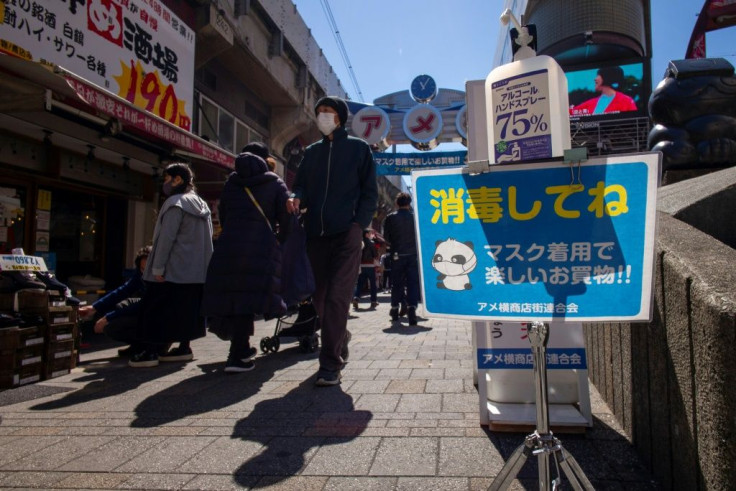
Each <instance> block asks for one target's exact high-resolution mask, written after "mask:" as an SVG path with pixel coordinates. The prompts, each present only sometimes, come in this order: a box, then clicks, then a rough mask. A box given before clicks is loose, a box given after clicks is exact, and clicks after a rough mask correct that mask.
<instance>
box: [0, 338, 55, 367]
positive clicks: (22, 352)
mask: <svg viewBox="0 0 736 491" xmlns="http://www.w3.org/2000/svg"><path fill="white" fill-rule="evenodd" d="M43 354H44V346H43V344H37V345H35V346H29V347H27V348H20V349H8V348H6V347H3V348H2V349H0V373H8V372H14V371H16V370H18V369H21V368H23V367H27V366H30V365H37V364H41V363H43Z"/></svg>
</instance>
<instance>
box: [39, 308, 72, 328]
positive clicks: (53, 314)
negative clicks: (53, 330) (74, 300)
mask: <svg viewBox="0 0 736 491" xmlns="http://www.w3.org/2000/svg"><path fill="white" fill-rule="evenodd" d="M46 308H47V309H48V317H47V318H48V320H47V322H48V324H49V326H52V325H56V324H76V322H77V309H75V308H73V307H48V306H47V307H46Z"/></svg>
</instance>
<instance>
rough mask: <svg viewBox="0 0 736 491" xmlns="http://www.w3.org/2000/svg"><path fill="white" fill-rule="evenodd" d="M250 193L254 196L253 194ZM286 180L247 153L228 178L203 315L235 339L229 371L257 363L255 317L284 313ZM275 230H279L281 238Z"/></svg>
mask: <svg viewBox="0 0 736 491" xmlns="http://www.w3.org/2000/svg"><path fill="white" fill-rule="evenodd" d="M249 193H250V194H249ZM287 199H288V190H287V188H286V184H284V182H283V181H282V180H281V179H280V178H279V176H277V175H276V174H274V173H273V172H270V171H268V167H267V164H266V161H265V160H264V159H263V158H261V157H259V156H257V155H255V154H253V153H248V152H246V153H241V154H240V155H238V156H237V158H236V159H235V172H233V173H231V174H230V176H229V177H228V178H227V181H226V182H225V187H224V188H223V190H222V195H221V196H220V204H219V206H218V212H219V217H220V224H221V226H222V233H221V234H220V236H219V237H218V239H217V241H216V243H215V250H214V253H213V255H212V259H211V260H210V264H209V268H208V269H207V279H206V281H205V286H204V298H203V301H202V313H203V315H204V316H205V317H207V318H208V322H209V323H210V328H212V326H213V324H216V325H217V329H218V331H219V332H221V333H222V332H224V333H225V337H229V338H230V352H229V354H228V358H227V362H226V364H225V372H226V373H239V372H246V371H249V370H252V369H253V368H254V367H255V362H254V361H253V359H254V358H255V355H256V353H257V350H256V349H255V348H254V347H251V346H250V337H251V336H252V335H253V334H254V325H253V322H254V320H255V315H257V314H268V315H272V316H278V315H282V314H283V313H284V312H285V311H286V304H285V303H284V300H283V299H282V298H281V264H282V257H281V247H280V243H281V242H283V241H284V240H285V239H286V233H287V232H288V230H289V226H288V225H289V221H290V219H291V216H290V215H289V213H288V212H287V211H286V200H287ZM274 230H279V234H278V238H277V237H276V236H275V235H274Z"/></svg>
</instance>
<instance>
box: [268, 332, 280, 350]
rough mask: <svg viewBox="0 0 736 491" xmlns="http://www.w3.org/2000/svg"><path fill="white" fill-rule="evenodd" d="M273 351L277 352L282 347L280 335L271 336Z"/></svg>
mask: <svg viewBox="0 0 736 491" xmlns="http://www.w3.org/2000/svg"><path fill="white" fill-rule="evenodd" d="M270 344H271V351H272V352H274V353H276V352H277V351H278V350H279V348H280V347H281V340H280V339H279V338H278V336H276V337H273V338H271V343H270Z"/></svg>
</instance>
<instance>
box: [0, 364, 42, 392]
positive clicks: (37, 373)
mask: <svg viewBox="0 0 736 491" xmlns="http://www.w3.org/2000/svg"><path fill="white" fill-rule="evenodd" d="M42 372H43V364H42V363H41V364H36V365H29V366H25V367H22V368H18V369H16V370H13V371H9V372H0V390H4V389H10V388H13V387H20V386H21V385H27V384H32V383H35V382H38V381H39V380H41V377H42V376H43V374H42Z"/></svg>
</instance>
